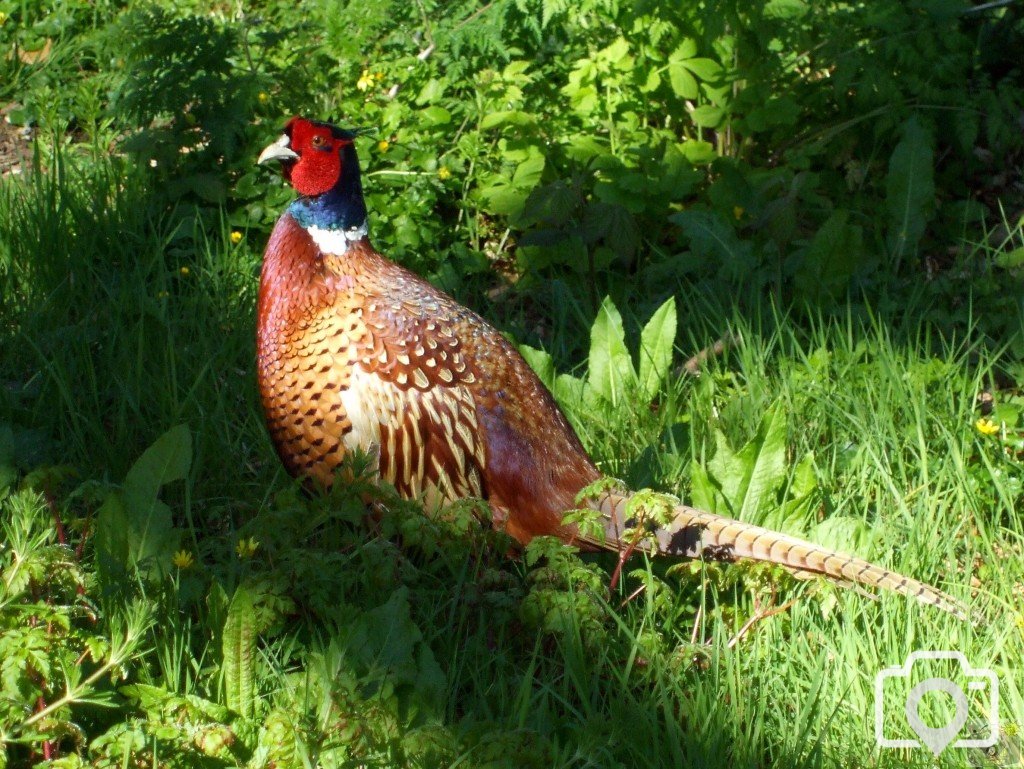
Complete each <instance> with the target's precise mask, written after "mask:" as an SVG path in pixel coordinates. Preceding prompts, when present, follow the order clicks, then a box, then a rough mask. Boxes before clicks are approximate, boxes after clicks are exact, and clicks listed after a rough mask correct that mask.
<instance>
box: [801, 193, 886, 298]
mask: <svg viewBox="0 0 1024 769" xmlns="http://www.w3.org/2000/svg"><path fill="white" fill-rule="evenodd" d="M848 220H849V212H848V211H845V210H838V211H834V212H833V213H832V215H831V216H830V217H829V218H828V219H827V220H826V221H825V223H824V224H823V225H822V226H821V229H819V230H818V232H817V233H815V235H814V238H813V239H812V240H811V243H810V245H809V246H808V247H807V249H806V250H805V251H804V253H803V261H802V263H801V265H800V267H799V269H798V270H797V272H796V275H795V279H794V282H795V283H796V286H797V288H798V289H799V290H800V292H801V293H802V294H803V295H804V296H805V297H807V298H809V299H815V300H820V299H834V298H835V297H837V296H839V295H840V294H842V293H843V292H844V291H846V289H847V286H849V283H850V279H851V278H852V277H853V275H854V273H855V272H857V270H858V269H862V268H864V267H866V266H868V264H869V262H868V257H867V255H866V254H865V253H864V238H863V230H862V229H861V227H860V225H854V224H849V223H848Z"/></svg>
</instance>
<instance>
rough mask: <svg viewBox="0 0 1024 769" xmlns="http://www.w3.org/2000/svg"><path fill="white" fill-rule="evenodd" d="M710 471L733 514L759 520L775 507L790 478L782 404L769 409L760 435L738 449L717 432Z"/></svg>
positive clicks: (742, 518) (758, 433) (761, 426)
mask: <svg viewBox="0 0 1024 769" xmlns="http://www.w3.org/2000/svg"><path fill="white" fill-rule="evenodd" d="M708 472H709V474H710V475H711V477H712V478H713V479H714V480H715V481H716V483H717V485H718V486H719V488H721V490H722V494H723V496H724V497H725V499H726V501H727V502H728V503H729V507H730V509H731V511H732V515H733V516H734V517H736V518H739V519H740V520H745V521H750V520H758V518H759V516H760V515H761V514H763V513H764V511H766V510H768V509H769V508H770V507H771V506H774V505H775V504H776V495H777V493H778V491H779V488H780V487H781V486H782V484H783V483H785V481H786V477H787V468H786V417H785V414H784V413H783V410H782V407H781V406H780V405H775V406H773V407H772V408H770V409H769V410H768V412H767V413H766V414H765V415H764V417H762V419H761V423H760V424H759V425H758V428H757V434H756V435H755V436H754V437H753V438H752V439H751V440H750V441H749V442H748V443H747V444H746V445H744V446H743V448H741V449H740V450H739V451H737V452H733V451H732V449H731V448H730V447H729V444H728V442H727V441H726V439H725V436H724V435H723V434H722V433H721V432H720V431H716V432H715V456H714V457H713V458H712V459H711V460H710V461H709V462H708Z"/></svg>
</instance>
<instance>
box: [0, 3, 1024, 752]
mask: <svg viewBox="0 0 1024 769" xmlns="http://www.w3.org/2000/svg"><path fill="white" fill-rule="evenodd" d="M299 7H300V6H297V5H296V4H281V3H277V2H274V1H272V0H271V1H268V2H261V3H257V4H247V5H246V6H245V8H244V9H243V7H242V6H241V5H238V6H237V7H235V6H232V7H231V8H230V9H228V8H227V6H224V5H223V4H217V5H216V6H214V7H208V5H207V4H204V3H200V2H191V3H177V4H175V7H173V8H171V7H169V4H167V7H161V6H159V5H148V6H147V5H137V4H129V5H128V7H124V6H123V4H121V3H119V2H114V1H107V0H97V1H96V2H85V1H84V0H70V1H69V2H62V3H59V4H54V3H44V2H36V1H35V0H26V1H24V2H17V3H15V2H5V0H0V48H2V49H3V51H4V55H3V56H2V57H0V112H2V113H3V114H4V116H5V119H9V120H10V121H11V122H12V124H14V125H16V126H18V127H17V128H15V127H14V125H12V126H9V127H8V129H7V130H5V131H4V135H3V138H2V146H0V174H3V175H4V179H3V180H2V181H0V526H2V532H0V577H2V582H0V747H2V750H0V765H3V764H6V766H8V767H22V766H33V765H40V766H54V767H58V766H61V767H73V766H77V765H85V766H96V767H107V766H109V767H155V766H156V767H174V766H178V767H195V766H210V767H218V766H224V767H227V766H247V767H253V768H254V769H255V768H256V767H268V768H269V767H279V768H283V767H307V766H309V767H312V766H324V767H333V766H438V765H456V766H467V767H469V766H474V767H484V766H516V767H520V766H538V767H561V766H566V767H569V766H573V767H585V766H602V767H603V766H645V767H646V766H651V767H657V766H672V767H678V766H694V767H699V766H709V767H719V766H723V765H728V766H738V767H763V766H779V767H805V766H806V767H832V766H866V765H870V766H878V767H897V766H899V767H902V766H908V765H909V766H922V767H923V766H933V765H936V764H938V765H941V766H951V767H953V766H962V765H964V763H965V762H972V763H974V764H976V765H979V766H992V767H996V766H1000V765H1008V764H1009V763H1010V761H1011V759H1012V755H1011V754H1012V751H1013V750H1014V745H1015V744H1019V737H1018V736H1017V734H1018V733H1019V730H1020V728H1021V724H1022V722H1024V718H1022V715H1021V714H1022V712H1024V703H1022V700H1024V695H1022V690H1021V679H1020V671H1021V670H1022V669H1024V651H1022V649H1024V628H1022V619H1021V603H1022V600H1024V587H1022V585H1024V552H1022V548H1024V542H1022V538H1024V522H1022V519H1021V512H1020V510H1021V509H1022V506H1024V501H1022V484H1024V480H1022V479H1024V473H1022V469H1024V468H1022V461H1024V416H1022V414H1024V399H1022V396H1021V382H1022V381H1024V366H1022V363H1021V361H1022V359H1024V341H1022V339H1024V337H1022V336H1021V333H1020V332H1021V329H1022V324H1021V313H1022V304H1021V302H1020V290H1019V287H1020V282H1021V266H1022V263H1024V232H1022V228H1021V219H1020V209H1021V207H1022V205H1024V203H1022V196H1021V187H1020V158H1021V157H1022V155H1024V149H1022V141H1024V134H1021V132H1020V130H1019V126H1020V112H1019V110H1020V104H1021V103H1022V98H1021V94H1022V85H1021V80H1020V61H1019V59H1020V57H1019V50H1020V47H1021V40H1022V39H1024V22H1022V20H1021V17H1020V12H1019V10H1018V9H1017V8H1016V6H1014V5H1013V4H1004V3H981V4H971V3H967V2H960V1H959V0H950V1H949V2H945V0H943V1H941V2H927V3H899V2H888V1H886V2H881V1H879V2H873V3H859V2H846V1H845V0H835V1H833V2H828V3H817V4H812V3H803V2H796V1H791V0H782V1H779V0H776V1H775V2H771V3H768V4H764V6H763V7H762V6H761V5H758V4H750V3H743V2H733V1H732V0H726V1H724V2H714V3H702V4H680V3H678V2H674V0H669V1H666V2H649V3H640V4H630V3H617V2H606V1H605V0H587V1H586V2H581V3H566V2H561V0H544V1H543V2H541V1H540V0H537V1H536V2H534V1H533V0H498V1H497V2H491V3H485V4H484V3H476V2H453V3H448V4H441V5H439V6H435V4H434V3H431V2H426V3H419V2H417V3H408V2H397V0H396V1H395V2H387V3H385V2H371V3H367V2H342V3H336V2H333V0H325V1H324V2H310V3H303V4H301V8H302V13H301V14H300V13H299V12H298V11H297V8H299ZM295 112H301V113H305V114H311V115H314V116H319V117H326V116H328V115H330V114H336V115H338V116H339V117H340V119H341V120H343V121H344V122H345V123H346V124H349V125H358V126H363V127H366V128H368V129H370V130H369V131H368V132H367V133H366V134H365V135H363V136H362V137H361V138H360V140H359V151H360V153H361V159H362V161H363V164H364V166H365V170H366V174H365V186H366V190H367V196H368V203H369V207H370V209H371V227H372V231H373V234H374V241H375V243H376V244H377V245H378V246H380V247H381V249H382V250H383V251H385V252H386V253H388V254H389V255H391V256H393V257H395V258H397V259H398V260H400V261H401V262H402V263H404V264H406V265H408V266H411V267H413V268H415V269H416V270H417V271H419V272H420V273H422V274H424V275H427V276H429V277H430V278H431V279H432V280H433V281H434V282H435V283H437V284H438V285H442V286H443V287H445V288H447V289H449V290H452V291H454V292H456V293H457V294H458V295H459V296H460V297H461V298H463V299H465V300H466V301H468V302H469V303H470V304H472V305H473V306H474V307H475V308H476V309H479V310H480V311H481V312H483V313H484V314H485V315H486V316H487V317H489V318H492V319H494V320H495V321H496V322H497V323H498V325H499V326H500V327H501V328H502V329H503V330H507V331H510V332H512V334H513V335H514V336H516V337H517V338H518V339H519V340H520V341H523V342H526V343H527V344H529V345H530V346H529V347H524V348H523V351H524V354H525V355H526V357H527V358H528V359H529V361H530V363H531V365H533V366H534V367H535V369H536V370H537V372H538V374H539V375H540V376H541V377H542V378H543V379H544V381H545V382H546V383H547V384H548V385H549V386H550V387H551V388H552V390H553V391H554V392H555V394H556V396H557V398H558V399H559V401H560V402H561V404H562V405H563V407H564V408H565V409H566V410H567V412H568V414H569V417H570V419H571V421H572V422H573V424H574V426H575V427H576V428H577V430H578V432H579V433H580V435H581V438H582V439H583V441H584V443H585V444H586V446H587V447H588V449H589V450H590V451H591V452H592V453H593V455H594V456H595V458H596V459H597V460H598V461H599V463H600V465H601V467H602V469H603V470H604V471H605V472H606V473H607V474H608V475H609V476H614V477H619V478H622V479H624V480H625V481H626V482H627V483H628V484H629V485H630V486H632V487H634V488H640V487H650V488H653V489H655V490H657V491H659V492H669V493H674V494H678V495H680V496H681V497H682V498H683V499H685V500H686V501H688V502H693V503H696V504H699V505H700V506H702V507H706V508H708V509H713V510H716V511H719V512H722V513H726V514H729V515H734V516H739V517H742V518H744V519H746V520H750V521H755V522H759V523H762V524H765V525H769V526H773V527H778V528H782V529H785V530H786V531H789V532H792V533H795V534H800V535H803V536H806V537H809V538H812V539H814V540H816V541H819V542H822V543H823V544H827V545H832V546H835V547H838V548H840V549H842V550H846V551H855V552H856V553H857V554H859V555H862V556H865V557H868V558H871V559H874V560H876V561H878V562H880V563H883V564H885V565H887V566H889V567H891V568H893V569H896V570H899V571H900V572H902V573H905V574H908V575H912V576H914V577H916V578H920V579H923V580H927V581H929V582H931V583H933V584H936V585H938V586H940V587H942V588H943V589H946V590H948V591H949V592H950V593H952V594H953V595H954V596H956V597H957V598H959V599H960V600H962V601H964V602H965V603H967V604H968V605H970V606H971V607H972V609H973V611H974V612H975V615H976V617H977V619H978V621H977V623H976V624H974V625H970V624H967V623H963V622H961V621H959V620H956V619H955V618H953V617H950V616H946V615H943V614H940V613H938V612H936V611H933V610H930V609H927V608H925V607H920V606H918V605H916V604H914V603H912V602H908V601H905V600H903V599H901V598H898V597H894V596H882V597H881V598H880V599H879V600H878V601H872V600H870V599H869V598H868V597H866V596H864V595H862V594H859V593H856V592H849V591H845V590H841V589H839V588H837V587H835V586H832V585H830V584H824V583H821V582H819V581H810V582H806V581H797V580H795V579H793V578H792V577H791V576H790V575H788V574H786V573H781V572H779V571H778V570H774V569H768V568H762V567H752V566H749V565H721V564H706V565H705V564H692V563H690V564H665V563H648V562H646V561H644V560H643V559H642V558H639V557H638V558H635V559H633V560H631V561H630V562H629V563H627V564H626V565H625V566H624V567H623V568H622V569H621V570H620V568H619V564H618V563H617V562H616V559H615V558H614V557H612V556H596V555H581V554H578V553H575V552H573V551H572V550H571V549H569V548H566V547H565V546H563V545H561V544H558V543H556V542H552V541H549V540H540V541H537V542H536V543H534V544H533V545H531V547H530V548H528V549H527V551H526V552H525V553H516V552H514V549H513V548H512V547H511V545H510V543H509V542H508V540H507V539H505V538H504V537H503V536H502V535H500V534H497V533H494V532H493V531H491V530H490V529H489V527H488V526H487V525H486V520H487V511H486V509H485V508H484V507H483V506H481V505H479V504H470V503H467V504H466V505H463V506H459V507H458V508H456V509H454V510H448V511H444V513H443V514H442V515H440V516H438V517H435V518H427V517H425V516H424V514H423V513H422V511H421V510H419V509H418V508H417V507H416V506H415V505H414V504H411V503H407V502H402V501H401V500H397V499H395V498H394V497H393V495H391V494H390V493H389V492H388V491H387V490H383V491H382V490H378V489H375V488H373V487H371V486H368V485H366V484H365V483H363V482H362V481H360V482H355V483H352V484H346V485H342V486H340V487H339V488H338V489H336V490H335V491H334V492H333V493H332V494H331V495H330V496H327V497H319V496H309V495H307V494H305V493H304V492H302V491H301V490H299V489H298V488H296V487H295V486H293V485H292V482H291V481H289V480H288V479H286V478H285V477H284V474H283V472H282V471H281V469H280V467H279V464H278V462H277V460H276V457H275V456H274V452H273V448H272V447H271V446H270V444H269V441H268V438H267V435H266V432H265V430H264V428H263V424H262V418H261V416H260V410H259V405H258V403H257V399H256V394H255V383H254V377H253V374H252V369H253V364H252V361H253V355H254V350H253V341H252V340H253V323H254V318H253V316H254V309H253V308H254V304H255V289H256V277H255V276H256V273H257V270H258V262H259V253H260V250H261V248H262V245H263V243H264V242H265V236H266V232H267V230H268V228H269V226H270V224H271V222H272V221H273V220H274V219H275V217H276V216H277V215H278V213H279V212H280V210H282V208H283V207H284V206H285V205H286V203H287V201H288V199H289V196H290V193H289V191H288V190H287V189H286V188H285V187H283V186H281V185H280V184H279V183H278V182H277V181H276V180H275V181H274V183H270V182H269V181H268V180H269V178H270V177H268V176H264V175H261V174H262V172H260V171H257V170H254V168H253V165H252V163H253V159H254V157H255V156H256V154H257V153H258V151H259V149H260V147H262V146H264V145H265V144H266V143H267V142H268V141H270V140H272V139H273V138H274V137H275V136H276V134H277V131H278V130H279V128H280V125H281V124H282V123H283V121H284V119H286V118H287V117H288V116H289V115H290V114H292V113H295ZM24 135H32V136H34V137H35V139H36V141H35V142H34V143H33V144H28V143H25V142H24V140H23V138H22V137H23V136H24ZM15 172H20V174H19V175H14V174H15ZM9 174H10V175H11V176H8V175H9ZM492 268H497V269H496V270H495V269H492ZM496 284H497V286H496ZM669 297H674V300H672V299H669ZM679 329H681V330H682V333H679V331H678V330H679ZM716 340H718V342H717V343H716ZM542 348H543V349H542ZM700 351H703V352H700ZM681 354H683V355H686V356H690V355H695V354H696V356H695V357H694V358H693V359H692V360H690V361H689V362H687V363H686V364H685V365H683V366H682V367H680V365H679V364H680V360H681ZM573 366H578V368H576V369H573ZM694 371H698V372H700V376H693V375H692V372H694ZM684 372H686V373H684ZM352 469H353V472H354V474H355V476H356V477H359V467H358V466H353V468H352ZM368 501H372V502H373V503H374V504H373V505H372V506H371V508H370V509H372V511H373V513H372V515H371V514H368V512H367V511H368V507H367V502H368ZM936 649H950V650H958V651H961V652H962V653H963V654H964V655H966V658H967V659H968V660H969V662H970V663H971V664H973V665H974V666H976V667H985V668H989V669H991V670H992V671H993V672H994V673H995V674H996V676H997V678H998V681H999V686H1000V706H999V708H1000V711H999V716H1000V724H1001V727H1000V728H1001V733H1000V743H999V745H1000V748H999V749H1000V750H1002V751H1003V752H1002V753H999V752H998V751H996V752H995V754H994V755H990V756H988V755H985V756H983V755H977V754H975V753H969V752H966V751H965V750H963V749H953V748H951V749H950V750H949V751H947V752H946V753H944V754H943V755H942V756H941V757H940V758H939V759H937V760H935V759H933V758H932V757H931V754H930V753H929V752H927V751H925V750H923V749H906V748H903V749H890V748H879V747H877V745H876V735H875V733H874V721H873V716H874V712H875V709H874V687H873V683H874V678H875V675H876V673H878V672H879V671H880V670H882V669H883V668H885V667H888V666H894V665H899V664H901V663H902V662H903V661H904V660H905V659H906V658H907V656H908V654H909V653H911V652H912V651H915V650H936ZM931 672H932V673H941V674H942V675H949V676H953V674H954V673H957V672H959V676H958V677H957V678H956V680H957V681H958V683H959V682H963V681H964V676H963V671H954V670H950V669H941V670H933V671H931ZM914 675H915V676H918V678H916V679H913V680H915V681H916V680H920V678H921V677H922V676H923V675H924V674H923V673H922V674H920V675H919V674H917V673H915V674H914ZM897 683H898V682H897ZM905 694H906V692H905V691H904V690H900V689H899V688H898V686H897V688H896V689H895V690H893V691H890V692H889V693H888V695H887V696H888V697H889V699H887V700H886V702H885V719H884V721H883V725H884V728H885V734H886V735H887V736H892V737H897V738H907V737H911V736H912V735H910V734H909V733H908V732H907V726H906V724H905V719H904V718H903V715H902V713H903V710H902V707H903V704H904V702H905V699H906V697H905V696H903V697H902V699H901V695H905ZM950 706H951V703H950V702H948V701H945V700H943V699H941V698H938V699H934V700H923V701H922V709H923V710H924V711H926V712H925V715H926V716H927V720H928V723H933V724H939V723H944V722H945V721H946V720H948V718H949V716H950V713H951V710H950ZM984 715H985V713H984V710H983V708H982V707H980V706H979V707H978V708H975V707H973V705H972V709H971V711H970V713H969V719H968V723H967V724H965V726H964V729H965V730H967V731H974V732H976V731H977V730H978V729H979V728H981V727H982V726H983V725H984V724H983V721H984Z"/></svg>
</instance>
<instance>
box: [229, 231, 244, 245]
mask: <svg viewBox="0 0 1024 769" xmlns="http://www.w3.org/2000/svg"><path fill="white" fill-rule="evenodd" d="M231 242H232V243H234V244H235V245H236V246H237V245H238V244H239V243H241V242H242V233H240V232H239V231H238V230H232V231H231Z"/></svg>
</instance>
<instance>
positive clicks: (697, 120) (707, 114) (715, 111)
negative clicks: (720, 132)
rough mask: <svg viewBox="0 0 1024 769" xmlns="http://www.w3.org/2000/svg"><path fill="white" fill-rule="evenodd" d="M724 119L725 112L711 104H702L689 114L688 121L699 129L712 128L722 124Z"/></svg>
mask: <svg viewBox="0 0 1024 769" xmlns="http://www.w3.org/2000/svg"><path fill="white" fill-rule="evenodd" d="M723 117H725V110H723V109H722V108H721V107H716V106H714V105H712V104H702V105H701V106H699V107H697V108H696V109H694V110H693V111H692V112H690V119H691V120H692V121H693V123H694V125H696V126H699V127H701V128H714V127H716V126H717V125H718V124H719V123H721V122H722V118H723Z"/></svg>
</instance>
